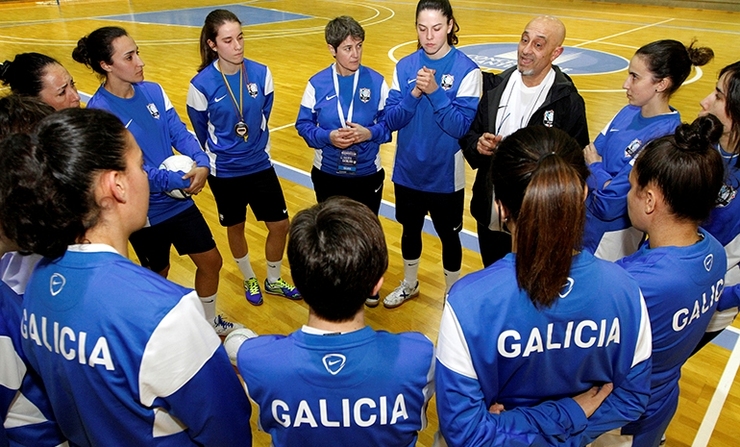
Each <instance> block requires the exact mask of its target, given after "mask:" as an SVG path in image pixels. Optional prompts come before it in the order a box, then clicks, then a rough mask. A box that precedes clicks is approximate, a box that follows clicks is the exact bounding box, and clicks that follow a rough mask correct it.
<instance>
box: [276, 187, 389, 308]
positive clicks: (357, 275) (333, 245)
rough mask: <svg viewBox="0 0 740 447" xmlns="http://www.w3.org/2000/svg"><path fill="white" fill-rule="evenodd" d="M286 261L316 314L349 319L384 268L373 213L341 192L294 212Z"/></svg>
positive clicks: (381, 238) (382, 243)
mask: <svg viewBox="0 0 740 447" xmlns="http://www.w3.org/2000/svg"><path fill="white" fill-rule="evenodd" d="M288 261H289V262H290V271H291V275H292V277H293V281H294V282H295V285H296V288H298V290H300V291H301V295H303V299H304V300H305V301H306V303H307V304H308V305H309V306H311V309H313V311H314V312H315V313H316V315H318V316H319V317H320V318H323V319H325V320H328V321H335V322H340V321H347V320H350V319H351V318H352V317H353V316H354V315H355V314H356V313H357V312H358V311H359V310H360V309H362V306H364V303H365V299H366V298H367V297H369V296H371V295H372V291H373V287H375V285H376V284H377V283H378V281H379V280H380V278H382V277H383V273H385V271H386V269H387V268H388V249H387V247H386V244H385V236H384V235H383V228H382V227H381V226H380V221H379V220H378V217H377V216H376V215H375V214H374V213H373V212H372V211H370V208H368V207H367V206H365V205H363V204H361V203H359V202H356V201H354V200H351V199H348V198H346V197H331V198H329V199H328V200H327V201H325V202H322V203H319V204H318V205H314V206H312V207H311V208H308V209H305V210H303V211H301V212H299V213H298V214H297V215H296V216H295V218H294V219H293V221H292V223H291V226H290V238H289V240H288Z"/></svg>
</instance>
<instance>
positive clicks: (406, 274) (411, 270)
mask: <svg viewBox="0 0 740 447" xmlns="http://www.w3.org/2000/svg"><path fill="white" fill-rule="evenodd" d="M418 278H419V259H414V260H408V259H404V260H403V280H404V282H405V283H406V284H407V285H409V286H411V287H414V286H415V285H416V282H417V281H418V280H419V279H418Z"/></svg>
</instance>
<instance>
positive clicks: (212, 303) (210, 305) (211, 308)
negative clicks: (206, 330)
mask: <svg viewBox="0 0 740 447" xmlns="http://www.w3.org/2000/svg"><path fill="white" fill-rule="evenodd" d="M216 295H218V294H217V293H214V294H213V295H211V296H206V297H198V298H200V304H202V305H203V312H205V314H206V321H208V322H209V323H211V324H213V320H214V319H215V318H216Z"/></svg>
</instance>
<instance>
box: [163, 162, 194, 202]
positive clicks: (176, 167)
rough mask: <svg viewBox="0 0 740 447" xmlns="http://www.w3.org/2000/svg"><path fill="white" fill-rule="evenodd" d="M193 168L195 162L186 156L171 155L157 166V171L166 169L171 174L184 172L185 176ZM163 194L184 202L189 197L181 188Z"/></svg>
mask: <svg viewBox="0 0 740 447" xmlns="http://www.w3.org/2000/svg"><path fill="white" fill-rule="evenodd" d="M194 166H195V162H194V161H193V159H192V158H190V157H188V156H187V155H172V156H170V157H167V158H165V160H164V161H163V162H162V164H161V165H159V169H166V170H168V171H172V172H184V173H186V174H187V173H188V172H190V170H191V169H193V167H194ZM164 193H165V194H167V195H168V196H170V197H172V198H173V199H180V200H184V199H187V198H188V197H190V193H188V192H185V190H184V189H182V188H175V189H173V190H171V191H165V192H164Z"/></svg>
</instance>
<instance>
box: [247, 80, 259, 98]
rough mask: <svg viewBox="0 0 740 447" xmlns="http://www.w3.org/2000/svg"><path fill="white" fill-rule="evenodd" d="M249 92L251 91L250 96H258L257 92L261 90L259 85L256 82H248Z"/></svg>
mask: <svg viewBox="0 0 740 447" xmlns="http://www.w3.org/2000/svg"><path fill="white" fill-rule="evenodd" d="M247 92H248V93H249V96H251V97H252V98H256V97H257V94H258V93H259V92H260V90H259V87H257V84H255V83H254V82H250V83H249V84H247Z"/></svg>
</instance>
